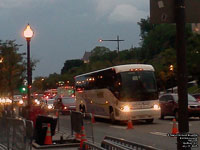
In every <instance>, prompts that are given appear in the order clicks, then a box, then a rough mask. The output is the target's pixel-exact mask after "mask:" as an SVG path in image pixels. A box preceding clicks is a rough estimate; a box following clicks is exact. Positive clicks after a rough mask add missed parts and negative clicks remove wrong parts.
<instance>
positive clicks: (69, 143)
mask: <svg viewBox="0 0 200 150" xmlns="http://www.w3.org/2000/svg"><path fill="white" fill-rule="evenodd" d="M55 142H59V140H54V141H53V143H55ZM64 142H65V144H52V145H39V144H37V143H36V142H35V141H33V144H32V145H33V147H34V148H36V149H46V148H59V147H60V148H61V147H65V148H67V147H69V148H71V147H77V148H78V147H80V141H76V140H64ZM72 142H73V143H72Z"/></svg>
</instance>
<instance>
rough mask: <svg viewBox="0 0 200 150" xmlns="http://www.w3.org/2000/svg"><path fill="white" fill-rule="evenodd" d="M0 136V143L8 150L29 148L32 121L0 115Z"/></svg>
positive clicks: (30, 144)
mask: <svg viewBox="0 0 200 150" xmlns="http://www.w3.org/2000/svg"><path fill="white" fill-rule="evenodd" d="M0 137H1V138H0V144H1V145H3V146H4V147H7V149H9V150H29V149H31V147H32V139H33V123H32V122H31V121H26V120H25V119H20V118H8V117H0Z"/></svg>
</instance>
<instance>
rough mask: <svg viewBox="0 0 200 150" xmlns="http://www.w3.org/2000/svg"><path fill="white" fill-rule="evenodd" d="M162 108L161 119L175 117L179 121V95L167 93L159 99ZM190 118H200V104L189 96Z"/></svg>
mask: <svg viewBox="0 0 200 150" xmlns="http://www.w3.org/2000/svg"><path fill="white" fill-rule="evenodd" d="M159 100H160V107H161V119H164V117H165V116H175V118H176V119H178V94H175V93H167V94H164V95H162V96H160V98H159ZM188 115H189V116H188V117H200V103H199V102H197V100H196V99H195V98H194V97H193V96H192V95H190V94H188Z"/></svg>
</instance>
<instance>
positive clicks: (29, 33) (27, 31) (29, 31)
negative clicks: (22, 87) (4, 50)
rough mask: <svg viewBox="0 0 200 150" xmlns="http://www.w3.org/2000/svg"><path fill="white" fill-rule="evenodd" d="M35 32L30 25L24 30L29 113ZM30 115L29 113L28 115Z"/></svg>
mask: <svg viewBox="0 0 200 150" xmlns="http://www.w3.org/2000/svg"><path fill="white" fill-rule="evenodd" d="M33 34H34V32H33V30H32V29H31V26H30V25H29V24H28V25H27V26H26V28H25V30H24V37H25V38H26V41H27V81H28V91H27V101H28V112H29V111H30V107H31V84H32V76H31V74H32V69H31V62H30V42H31V38H32V37H33ZM28 115H29V113H28Z"/></svg>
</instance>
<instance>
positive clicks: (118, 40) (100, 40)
mask: <svg viewBox="0 0 200 150" xmlns="http://www.w3.org/2000/svg"><path fill="white" fill-rule="evenodd" d="M103 41H115V42H117V54H118V59H119V42H120V41H124V40H120V39H119V35H118V36H117V40H102V39H99V42H103Z"/></svg>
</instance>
